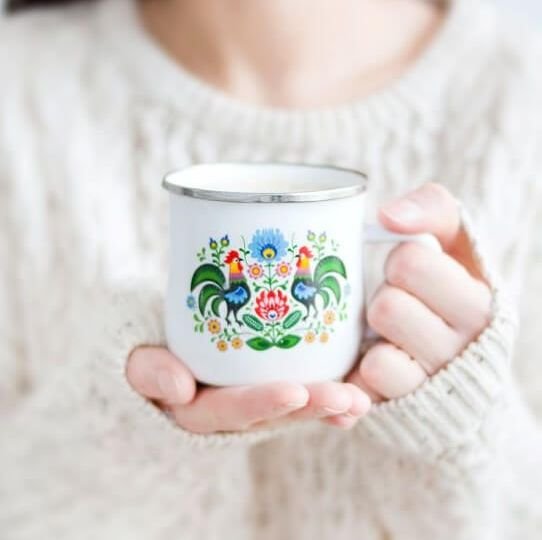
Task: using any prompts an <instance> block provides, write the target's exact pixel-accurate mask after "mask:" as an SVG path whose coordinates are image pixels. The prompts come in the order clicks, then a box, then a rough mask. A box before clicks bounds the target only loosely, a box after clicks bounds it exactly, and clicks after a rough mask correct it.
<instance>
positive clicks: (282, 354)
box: [165, 165, 365, 386]
mask: <svg viewBox="0 0 542 540" xmlns="http://www.w3.org/2000/svg"><path fill="white" fill-rule="evenodd" d="M203 167H205V166H203ZM212 167H214V169H212ZM223 167H226V166H223ZM228 167H230V168H229V169H228V171H227V174H226V172H224V174H225V177H226V176H227V177H228V178H231V177H233V178H235V177H236V174H235V173H236V169H235V167H238V172H239V181H241V180H242V177H243V173H244V172H246V168H247V167H248V168H250V167H254V166H251V165H236V166H232V165H229V166H228ZM232 167H233V169H232ZM259 167H264V168H266V166H263V165H262V166H259ZM269 168H270V169H271V170H270V171H269V172H270V173H271V176H272V180H273V182H274V184H273V185H279V184H280V183H281V180H284V187H283V189H286V188H287V186H286V184H287V183H289V182H290V181H291V179H292V178H293V177H296V178H297V177H298V176H300V175H303V174H306V173H307V171H303V170H302V169H304V168H303V167H301V168H296V167H295V166H291V167H290V166H286V165H281V166H273V165H271V166H268V167H267V168H266V170H267V169H269ZM211 171H212V174H213V175H215V177H214V178H215V180H216V181H219V180H220V179H219V178H218V179H217V178H216V176H219V177H220V175H221V166H220V165H215V166H211V169H210V171H209V174H211ZM261 172H262V171H261V170H260V173H261ZM320 172H321V171H320ZM200 173H201V171H200ZM324 173H325V174H327V175H328V180H327V181H328V183H329V184H330V185H333V184H334V180H333V176H334V175H337V174H339V172H338V171H337V170H335V169H332V168H330V169H327V168H325V169H324ZM266 174H267V173H266ZM256 177H257V175H256ZM228 178H225V179H224V185H226V183H227V181H228ZM294 184H295V182H294ZM288 189H292V188H291V186H290V187H289V188H288ZM170 191H171V193H170V198H171V204H170V212H171V215H170V270H169V280H168V290H167V294H166V321H165V322H166V335H167V342H168V347H169V349H170V350H171V351H172V352H173V353H174V354H175V355H176V356H177V357H178V358H180V359H182V361H183V362H184V363H185V364H186V365H187V366H188V367H189V369H190V370H191V371H192V373H193V374H194V376H195V378H196V379H197V380H199V381H201V382H203V383H207V384H211V385H221V386H223V385H242V384H260V383H267V382H272V381H284V380H286V381H296V382H300V383H309V382H316V381H325V380H334V379H340V378H342V377H343V376H344V375H345V374H346V373H347V372H348V371H349V370H350V369H351V367H352V366H353V364H354V363H355V362H356V360H358V355H359V350H360V343H361V338H362V330H363V328H362V325H363V279H362V276H363V222H364V219H363V217H364V200H365V193H364V190H358V192H356V193H354V194H352V195H351V196H346V197H340V198H334V199H327V200H326V199H325V197H317V196H316V197H312V198H314V199H316V200H312V201H310V200H303V201H299V202H297V201H295V200H294V201H292V200H289V201H287V202H284V201H281V199H280V197H270V198H269V200H267V199H265V200H266V201H267V202H262V201H261V200H259V201H251V200H250V199H251V197H250V196H249V197H247V198H243V197H241V199H242V201H241V202H239V201H236V200H235V197H231V199H232V200H209V199H207V198H199V197H194V196H190V195H187V194H186V193H183V192H180V191H175V190H170ZM226 193H231V191H228V192H226ZM247 193H249V192H247ZM250 193H252V192H250ZM226 197H227V196H226ZM252 198H253V199H254V197H252ZM307 198H309V199H310V198H311V197H307ZM247 199H248V200H247ZM318 199H320V200H318Z"/></svg>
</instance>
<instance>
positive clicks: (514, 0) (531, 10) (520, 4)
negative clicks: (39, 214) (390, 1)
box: [0, 0, 542, 28]
mask: <svg viewBox="0 0 542 540" xmlns="http://www.w3.org/2000/svg"><path fill="white" fill-rule="evenodd" d="M494 1H495V2H497V3H498V4H501V5H503V6H506V7H507V8H508V9H510V10H511V11H513V12H515V13H516V14H519V15H520V16H521V17H524V18H527V19H531V20H532V22H533V23H535V24H537V25H539V26H540V27H541V28H542V1H541V0H494ZM3 3H4V0H0V6H2V5H3Z"/></svg>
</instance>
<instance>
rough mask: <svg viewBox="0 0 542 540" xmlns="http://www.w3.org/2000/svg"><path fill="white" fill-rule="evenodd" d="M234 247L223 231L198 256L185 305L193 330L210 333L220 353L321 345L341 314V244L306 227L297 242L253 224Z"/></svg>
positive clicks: (344, 289) (346, 289)
mask: <svg viewBox="0 0 542 540" xmlns="http://www.w3.org/2000/svg"><path fill="white" fill-rule="evenodd" d="M240 244H241V245H242V247H239V248H238V249H235V248H233V247H232V246H231V245H230V238H229V236H228V235H227V234H226V235H224V236H222V237H221V238H220V239H219V240H217V239H215V238H210V239H209V244H208V246H205V247H202V248H201V250H200V251H199V252H198V253H197V254H196V256H197V259H198V261H199V263H200V265H199V266H198V267H197V268H196V270H195V271H194V273H193V275H192V279H191V283H190V294H189V295H188V297H187V299H186V306H187V308H188V309H190V310H192V311H194V313H193V319H194V331H195V332H198V333H202V334H203V333H206V332H208V333H209V335H210V341H211V342H213V343H215V345H216V347H217V348H218V350H219V351H223V352H225V351H227V350H228V349H229V348H230V347H231V348H232V349H241V348H242V347H243V346H245V345H246V346H248V347H250V348H251V349H253V350H255V351H266V350H269V349H271V348H273V347H278V348H279V349H291V348H292V347H295V346H296V345H298V344H299V343H300V342H302V341H304V342H305V343H307V344H311V343H314V342H316V341H319V342H320V343H327V342H328V341H329V339H330V336H331V334H332V333H333V332H334V331H335V325H336V323H337V322H338V321H344V320H345V319H346V318H347V301H346V300H347V297H348V295H349V294H350V286H349V284H348V282H347V273H346V268H345V265H344V263H343V261H342V260H341V259H340V257H339V256H338V255H337V251H338V249H339V244H338V243H337V242H335V241H334V240H329V239H328V238H327V234H326V233H325V232H323V233H321V234H320V235H316V234H315V233H314V232H313V231H308V232H307V235H306V241H304V242H303V243H302V244H301V245H298V244H297V243H296V241H295V237H294V236H292V239H291V241H290V242H288V241H287V240H286V239H285V237H284V234H283V233H282V232H281V231H280V229H272V228H270V229H258V230H256V232H255V233H254V234H253V235H252V238H251V240H250V243H249V244H248V246H247V244H246V240H245V238H244V237H241V242H240Z"/></svg>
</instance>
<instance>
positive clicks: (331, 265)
mask: <svg viewBox="0 0 542 540" xmlns="http://www.w3.org/2000/svg"><path fill="white" fill-rule="evenodd" d="M326 274H339V275H341V276H342V277H343V278H345V279H346V268H345V267H344V263H343V262H342V261H341V259H339V257H337V256H335V255H328V256H327V257H324V258H323V259H322V260H321V261H320V262H319V263H318V265H317V266H316V270H315V271H314V281H316V283H319V282H320V280H321V279H322V278H323V277H324V276H325V275H326Z"/></svg>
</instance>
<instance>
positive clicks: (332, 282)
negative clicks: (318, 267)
mask: <svg viewBox="0 0 542 540" xmlns="http://www.w3.org/2000/svg"><path fill="white" fill-rule="evenodd" d="M322 289H329V290H330V291H331V292H332V293H333V294H334V295H335V298H336V300H337V305H339V303H340V301H341V286H340V285H339V282H338V281H337V279H336V278H334V277H333V276H327V277H325V278H324V279H323V280H322V282H321V283H320V292H321V290H322Z"/></svg>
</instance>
